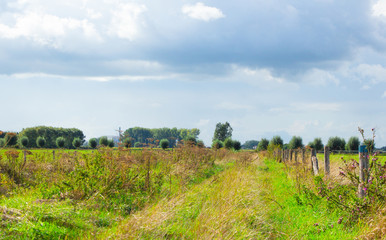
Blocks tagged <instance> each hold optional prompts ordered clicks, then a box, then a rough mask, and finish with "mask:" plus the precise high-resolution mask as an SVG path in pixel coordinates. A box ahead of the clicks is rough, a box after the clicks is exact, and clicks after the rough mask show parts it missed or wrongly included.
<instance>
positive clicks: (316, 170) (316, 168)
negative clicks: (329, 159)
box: [311, 149, 319, 175]
mask: <svg viewBox="0 0 386 240" xmlns="http://www.w3.org/2000/svg"><path fill="white" fill-rule="evenodd" d="M311 164H312V170H313V172H314V175H318V174H319V163H318V158H317V157H316V149H312V150H311Z"/></svg>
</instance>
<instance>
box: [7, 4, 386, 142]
mask: <svg viewBox="0 0 386 240" xmlns="http://www.w3.org/2000/svg"><path fill="white" fill-rule="evenodd" d="M0 89H1V93H0V104H1V105H0V106H1V115H0V130H2V131H21V130H22V129H23V128H27V127H34V126H40V125H45V126H53V127H70V128H72V127H75V128H79V129H81V130H82V131H83V132H84V133H85V135H86V138H87V139H89V138H92V137H99V136H103V135H115V134H117V132H116V131H115V130H117V129H118V128H119V127H121V128H122V129H124V130H125V129H127V128H130V127H135V126H140V127H146V128H159V127H169V128H173V127H177V128H199V129H200V130H201V134H200V135H199V138H200V139H202V140H204V142H205V144H206V145H210V144H211V141H212V137H213V132H214V129H215V126H216V124H217V123H218V122H222V123H225V122H226V121H227V122H229V123H230V124H231V126H232V128H233V139H236V140H239V141H240V142H241V143H243V142H245V141H246V140H251V139H255V140H260V139H261V138H268V139H270V138H272V136H274V135H280V136H281V137H282V138H283V140H284V141H285V142H288V141H289V140H290V138H291V137H292V136H300V137H302V138H303V143H304V144H307V143H309V142H310V141H312V140H313V139H314V138H316V137H321V138H322V140H323V142H324V143H327V140H328V138H329V137H332V136H339V137H343V138H345V139H346V141H347V140H348V138H349V137H351V136H357V137H360V135H359V132H358V126H359V127H361V128H363V129H364V130H365V134H366V137H371V129H372V128H375V131H376V138H375V141H376V145H377V146H385V145H386V126H385V124H386V108H385V106H386V0H313V1H310V0H293V1H285V0H270V1H266V0H238V1H223V0H206V1H204V0H202V1H193V0H180V1H176V0H173V1H172V0H163V1H159V0H142V1H140V0H137V1H134V0H92V1H91V0H56V1H52V0H13V1H11V0H0Z"/></svg>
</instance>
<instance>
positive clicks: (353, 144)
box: [346, 137, 360, 151]
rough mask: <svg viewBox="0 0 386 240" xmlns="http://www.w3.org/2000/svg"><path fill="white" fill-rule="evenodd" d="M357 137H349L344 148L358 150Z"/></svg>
mask: <svg viewBox="0 0 386 240" xmlns="http://www.w3.org/2000/svg"><path fill="white" fill-rule="evenodd" d="M359 144H360V142H359V138H357V137H350V138H349V140H348V141H347V144H346V150H347V151H358V149H359Z"/></svg>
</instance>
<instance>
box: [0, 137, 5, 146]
mask: <svg viewBox="0 0 386 240" xmlns="http://www.w3.org/2000/svg"><path fill="white" fill-rule="evenodd" d="M4 146H5V140H4V138H0V147H4Z"/></svg>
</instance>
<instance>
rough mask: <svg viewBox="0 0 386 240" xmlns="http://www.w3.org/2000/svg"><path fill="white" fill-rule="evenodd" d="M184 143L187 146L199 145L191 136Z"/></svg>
mask: <svg viewBox="0 0 386 240" xmlns="http://www.w3.org/2000/svg"><path fill="white" fill-rule="evenodd" d="M184 143H185V144H187V145H188V146H193V145H196V144H197V140H196V138H195V137H194V136H192V135H189V136H187V137H186V138H185V139H184Z"/></svg>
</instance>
